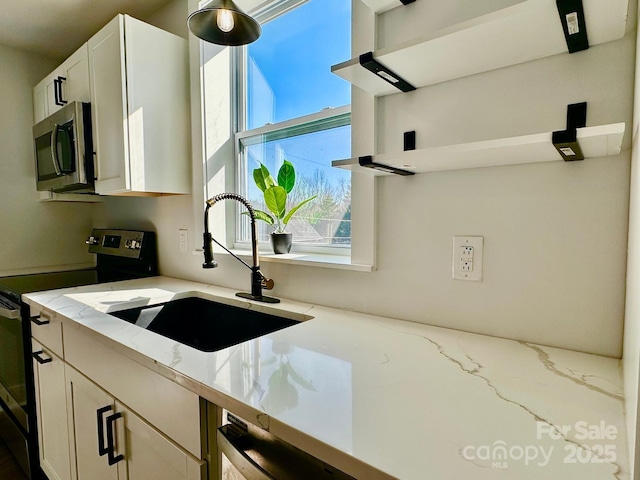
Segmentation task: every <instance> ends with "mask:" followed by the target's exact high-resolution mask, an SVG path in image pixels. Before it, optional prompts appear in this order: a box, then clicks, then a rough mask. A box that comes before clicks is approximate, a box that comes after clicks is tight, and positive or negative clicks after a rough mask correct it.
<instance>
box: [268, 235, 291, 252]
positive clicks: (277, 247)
mask: <svg viewBox="0 0 640 480" xmlns="http://www.w3.org/2000/svg"><path fill="white" fill-rule="evenodd" d="M292 242H293V233H272V234H271V246H272V247H273V253H289V252H290V251H291V243H292Z"/></svg>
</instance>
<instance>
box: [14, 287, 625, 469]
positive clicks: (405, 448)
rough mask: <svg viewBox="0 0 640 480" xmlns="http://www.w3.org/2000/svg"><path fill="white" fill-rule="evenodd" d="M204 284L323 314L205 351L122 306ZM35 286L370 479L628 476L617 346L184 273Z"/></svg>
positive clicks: (137, 350) (146, 358) (72, 324)
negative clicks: (451, 322) (523, 338)
mask: <svg viewBox="0 0 640 480" xmlns="http://www.w3.org/2000/svg"><path fill="white" fill-rule="evenodd" d="M192 294H195V295H197V296H202V297H205V298H212V299H216V300H219V301H222V302H224V303H231V304H234V305H238V306H245V307H246V308H251V309H256V310H264V311H267V312H269V313H276V314H277V313H279V312H282V313H283V314H284V316H288V317H293V318H296V319H299V320H304V319H306V318H309V317H313V318H311V319H308V320H305V321H303V322H301V323H300V324H298V325H295V326H293V327H290V328H287V329H284V330H280V331H278V332H275V333H272V334H269V335H266V336H263V337H260V338H259V339H256V340H251V341H248V342H245V343H242V344H239V345H236V346H233V347H229V348H226V349H224V350H220V351H218V352H213V353H205V352H200V351H198V350H195V349H193V348H191V347H188V346H185V345H182V344H179V343H176V342H175V341H172V340H169V339H167V338H164V337H161V336H159V335H157V334H155V333H153V332H149V331H147V330H144V329H142V328H140V327H138V326H136V325H133V324H129V323H127V322H125V321H123V320H120V319H117V318H115V317H113V316H111V315H109V314H108V312H112V311H115V310H121V309H124V308H129V307H131V306H136V305H147V304H155V303H161V302H166V301H168V300H171V299H175V298H180V297H183V296H189V295H192ZM24 300H25V301H26V302H27V303H29V304H30V305H31V306H32V308H34V309H41V308H45V309H47V310H50V311H52V312H54V313H55V314H56V316H57V317H58V318H60V319H61V320H62V322H63V325H64V327H63V328H65V329H66V328H77V329H81V330H83V331H84V332H86V333H89V334H91V335H92V336H93V338H95V339H97V340H98V341H100V342H102V343H103V344H105V345H108V346H110V347H111V348H113V349H114V350H117V351H118V352H120V353H122V354H124V355H126V356H128V357H129V358H132V359H134V360H135V361H136V362H138V363H140V364H142V365H145V366H147V367H148V368H150V369H152V370H154V371H156V372H159V373H160V374H162V375H164V376H166V377H168V378H170V379H172V380H174V381H176V382H177V383H179V384H181V385H184V386H185V387H186V388H188V389H190V390H192V391H194V392H195V393H197V394H198V395H200V396H201V397H203V398H206V399H207V400H210V401H211V402H213V403H216V404H218V405H220V406H222V407H224V408H227V409H229V410H231V411H233V412H234V413H236V414H237V415H240V416H242V417H244V418H245V419H246V420H248V421H250V422H253V423H255V424H257V425H259V426H262V427H263V428H266V429H268V430H270V431H271V432H272V433H273V434H274V435H277V436H279V437H281V438H283V439H284V440H286V441H289V442H290V443H293V444H294V445H296V446H298V447H300V448H302V449H303V450H306V451H308V452H310V453H311V454H313V455H315V456H318V457H319V458H321V459H323V460H325V461H327V462H328V463H330V464H332V465H334V466H335V467H337V468H340V469H342V470H344V471H346V472H347V473H350V474H351V475H353V476H355V477H357V478H360V479H367V480H369V479H376V478H393V477H396V478H400V479H403V480H404V479H406V480H411V479H415V480H424V479H430V480H443V479H456V480H459V479H470V480H483V479H510V480H511V479H518V480H519V479H523V480H524V479H536V480H539V479H554V480H560V479H567V480H569V479H571V480H573V479H581V480H590V479H594V480H595V479H628V478H629V474H628V471H629V468H628V453H627V447H626V429H625V419H624V397H623V390H622V379H621V366H620V361H619V360H617V359H611V358H606V357H600V356H596V355H589V354H584V353H578V352H571V351H566V350H561V349H557V348H551V347H542V346H538V345H534V344H529V343H525V342H518V341H512V340H505V339H498V338H493V337H487V336H481V335H475V334H470V333H464V332H459V331H454V330H448V329H443V328H438V327H431V326H428V325H422V324H417V323H411V322H405V321H400V320H393V319H388V318H382V317H376V316H372V315H364V314H358V313H353V312H348V311H344V310H338V309H332V308H326V307H320V306H314V305H309V304H304V303H299V302H293V301H288V300H286V299H283V300H282V303H280V304H277V305H266V304H259V303H257V302H249V301H245V300H242V299H238V298H237V297H235V296H234V291H233V290H229V289H225V288H220V287H216V286H211V285H205V284H200V283H195V282H190V281H185V280H178V279H173V278H169V277H154V278H148V279H139V280H131V281H125V282H115V283H109V284H101V285H93V286H85V287H78V288H69V289H62V290H54V291H49V292H40V293H33V294H28V295H25V298H24ZM428 320H429V318H428V312H425V321H427V322H428ZM177 321H179V319H177ZM158 401H161V400H158Z"/></svg>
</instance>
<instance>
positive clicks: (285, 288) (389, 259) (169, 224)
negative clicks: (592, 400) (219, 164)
mask: <svg viewBox="0 0 640 480" xmlns="http://www.w3.org/2000/svg"><path fill="white" fill-rule="evenodd" d="M179 1H181V0H176V2H179ZM419 3H420V2H416V4H415V5H418V4H419ZM502 3H505V4H508V3H509V2H507V1H506V0H505V1H503V2H502ZM511 3H513V2H511ZM181 8H182V7H181ZM407 8H410V7H407ZM420 8H422V7H420ZM185 10H186V9H185ZM453 10H455V9H453ZM407 11H408V10H406V11H404V13H403V11H402V9H396V10H394V11H392V12H390V13H389V14H387V17H385V20H384V28H385V29H387V30H388V29H391V30H393V28H396V29H397V27H398V25H403V23H402V22H403V21H404V19H403V18H402V15H404V14H406V12H407ZM185 17H186V12H185ZM157 18H165V19H166V18H167V17H166V16H162V15H160V16H158V17H157ZM173 20H174V21H175V22H178V23H181V22H183V19H179V18H174V19H173ZM442 22H445V23H446V20H443V21H442ZM442 22H441V23H442ZM394 24H395V27H393V25H394ZM420 24H421V23H420V22H415V21H414V22H412V23H410V24H409V25H413V26H414V28H420ZM159 26H162V25H159ZM165 28H166V27H165ZM407 34H411V32H408V33H407ZM387 37H388V35H387ZM634 39H635V35H627V36H626V37H625V38H624V39H622V40H620V41H617V42H613V43H610V44H606V45H602V46H596V47H592V48H591V49H590V50H588V51H586V52H581V53H578V54H574V55H569V54H565V55H559V56H555V57H551V58H548V59H543V60H538V61H535V62H531V63H528V64H524V65H520V66H514V67H509V68H505V69H500V70H496V71H493V72H488V73H485V74H479V75H475V76H472V77H468V78H465V79H460V80H456V81H452V82H447V83H444V84H440V85H435V86H432V87H428V88H424V89H421V90H419V91H416V92H413V93H410V94H406V95H402V94H397V95H392V96H390V97H386V98H384V99H381V100H379V103H378V118H379V123H378V127H379V128H378V130H379V131H378V138H377V142H378V149H379V151H382V152H384V151H392V150H396V149H400V148H401V147H400V145H401V143H400V142H401V139H402V132H403V131H404V130H416V131H417V143H418V148H422V147H425V146H427V145H441V144H446V143H450V142H454V143H455V142H467V141H474V140H484V139H489V138H500V137H504V136H513V135H523V134H528V133H539V132H548V131H552V130H560V129H564V127H565V120H566V106H567V104H569V103H574V102H580V101H587V102H588V114H587V124H588V125H598V124H602V123H613V122H621V121H624V122H627V125H628V129H627V132H628V133H627V135H626V138H625V151H624V152H623V154H622V155H620V156H619V157H607V158H602V159H588V160H586V161H584V162H578V163H562V162H557V163H553V164H540V165H524V166H509V167H500V168H487V169H474V170H466V171H457V172H442V173H435V174H424V175H418V176H415V177H413V178H384V179H379V180H378V182H379V183H378V205H379V209H378V214H377V225H378V236H377V241H378V270H377V271H375V272H373V273H360V272H351V271H339V270H332V269H320V268H310V267H303V266H287V265H282V264H273V263H265V264H263V270H265V273H266V274H267V275H268V276H271V277H273V278H274V279H275V281H276V288H275V290H274V291H273V294H275V295H276V296H281V297H288V298H293V299H298V300H301V301H306V302H312V303H318V304H324V305H330V306H335V307H339V308H345V309H353V310H357V311H363V312H370V313H374V314H379V315H385V316H390V317H396V318H402V319H408V320H413V321H418V322H424V323H430V324H434V325H441V326H446V327H451V328H456V329H462V330H468V331H473V332H478V333H483V334H489V335H496V336H502V337H509V338H515V339H519V340H523V341H529V342H536V343H541V344H547V345H554V346H559V347H565V348H570V349H575V350H582V351H588V352H594V353H599V354H604V355H610V356H616V357H620V356H621V353H622V326H623V315H624V294H625V268H626V267H625V265H626V246H627V243H626V242H627V215H628V201H629V162H630V153H629V147H630V140H629V139H630V130H631V129H630V125H631V111H632V107H631V103H632V98H633V76H634V68H633V66H634V45H635V40H634ZM354 132H356V133H355V134H356V135H357V127H356V128H354ZM97 222H98V223H99V224H102V225H104V226H113V227H134V226H138V225H139V224H142V225H147V226H150V227H151V226H153V227H154V228H156V229H157V231H158V234H159V254H160V270H161V272H162V273H163V274H165V275H171V276H176V277H180V278H188V279H193V280H198V281H203V282H208V283H216V284H219V285H223V286H228V287H231V288H237V289H247V288H248V287H249V274H248V271H247V270H246V269H245V267H243V266H242V265H240V264H238V263H237V262H236V261H235V260H233V259H231V258H228V257H224V256H221V255H218V256H217V260H218V261H219V263H220V268H218V269H216V270H206V271H205V270H203V269H202V268H201V267H200V265H201V263H202V259H201V258H200V257H199V256H193V255H191V254H179V253H178V229H179V228H188V229H189V232H190V234H191V236H192V238H191V241H192V242H193V245H194V246H196V245H198V246H199V245H200V243H201V240H200V239H194V238H193V232H194V229H195V223H194V222H198V224H199V223H200V222H201V217H200V212H197V214H196V216H195V217H194V216H193V212H192V199H191V198H189V197H164V198H157V199H148V198H146V199H132V198H118V199H110V200H109V201H108V202H107V203H106V204H105V206H104V207H103V208H101V209H100V215H99V216H98V217H97ZM460 234H468V235H482V236H484V237H485V252H484V280H483V282H481V283H474V282H460V281H453V280H452V279H451V272H450V270H451V269H450V263H451V241H452V236H453V235H460Z"/></svg>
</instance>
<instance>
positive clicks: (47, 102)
mask: <svg viewBox="0 0 640 480" xmlns="http://www.w3.org/2000/svg"><path fill="white" fill-rule="evenodd" d="M76 101H77V102H89V101H91V95H90V93H89V54H88V50H87V44H86V43H85V44H84V45H82V47H80V48H79V49H78V50H76V51H75V52H74V53H73V55H71V56H70V57H69V58H68V59H67V60H65V62H64V63H63V64H62V65H60V66H59V67H58V68H56V69H55V70H54V71H53V72H51V73H50V74H49V75H47V77H46V78H44V79H43V80H42V81H41V82H40V83H38V85H36V86H35V87H34V88H33V118H34V124H35V123H38V122H40V121H42V120H44V119H45V118H46V117H48V116H49V115H51V114H52V113H54V112H57V111H58V110H60V109H61V108H62V107H64V106H65V105H67V104H68V103H70V102H76Z"/></svg>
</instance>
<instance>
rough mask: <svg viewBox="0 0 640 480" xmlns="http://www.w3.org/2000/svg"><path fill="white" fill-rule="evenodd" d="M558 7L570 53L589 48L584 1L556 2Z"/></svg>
mask: <svg viewBox="0 0 640 480" xmlns="http://www.w3.org/2000/svg"><path fill="white" fill-rule="evenodd" d="M556 5H557V7H558V13H559V14H560V22H561V23H562V30H563V31H564V38H565V40H566V41H567V48H569V53H575V52H579V51H581V50H586V49H587V48H589V39H588V38H587V23H586V22H585V19H584V9H583V8H582V0H556Z"/></svg>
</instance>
